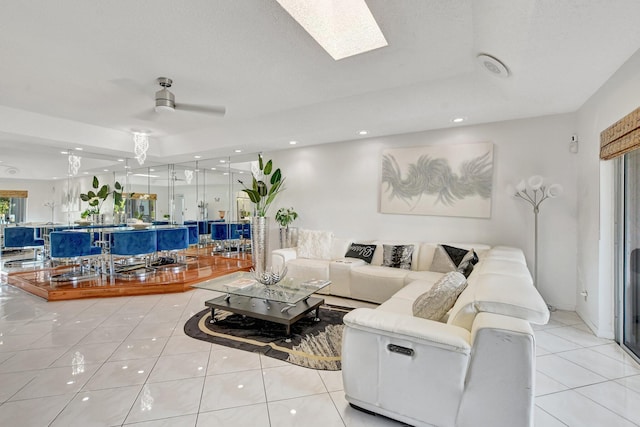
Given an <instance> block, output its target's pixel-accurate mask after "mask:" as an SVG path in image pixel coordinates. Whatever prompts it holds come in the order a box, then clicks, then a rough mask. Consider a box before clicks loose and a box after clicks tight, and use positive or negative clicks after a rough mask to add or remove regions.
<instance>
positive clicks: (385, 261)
mask: <svg viewBox="0 0 640 427" xmlns="http://www.w3.org/2000/svg"><path fill="white" fill-rule="evenodd" d="M382 248H383V251H384V252H383V254H382V266H383V267H393V268H401V269H403V270H411V256H412V255H413V249H414V245H383V246H382Z"/></svg>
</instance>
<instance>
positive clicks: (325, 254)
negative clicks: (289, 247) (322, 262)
mask: <svg viewBox="0 0 640 427" xmlns="http://www.w3.org/2000/svg"><path fill="white" fill-rule="evenodd" d="M332 239H333V233H332V232H330V231H316V230H299V231H298V247H297V248H296V254H297V257H298V258H312V259H331V240H332Z"/></svg>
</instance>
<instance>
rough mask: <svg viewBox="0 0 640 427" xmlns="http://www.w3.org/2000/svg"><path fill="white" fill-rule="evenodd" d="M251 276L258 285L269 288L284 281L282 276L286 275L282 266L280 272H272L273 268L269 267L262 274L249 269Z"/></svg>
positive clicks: (285, 270)
mask: <svg viewBox="0 0 640 427" xmlns="http://www.w3.org/2000/svg"><path fill="white" fill-rule="evenodd" d="M251 275H252V276H253V278H254V279H256V280H257V281H258V282H259V283H262V284H263V285H265V286H271V285H275V284H276V283H278V282H279V281H281V280H282V279H284V276H286V275H287V267H286V266H284V267H283V268H282V270H274V269H273V267H269V268H267V269H266V270H265V271H262V272H259V271H255V270H254V269H251Z"/></svg>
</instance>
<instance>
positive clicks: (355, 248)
mask: <svg viewBox="0 0 640 427" xmlns="http://www.w3.org/2000/svg"><path fill="white" fill-rule="evenodd" d="M375 251H376V245H365V244H363V243H352V244H351V245H350V246H349V250H347V253H346V254H344V257H345V258H358V259H361V260H363V261H364V262H366V263H367V264H371V260H372V259H373V254H374V252H375Z"/></svg>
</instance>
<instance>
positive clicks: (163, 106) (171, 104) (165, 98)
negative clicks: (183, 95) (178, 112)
mask: <svg viewBox="0 0 640 427" xmlns="http://www.w3.org/2000/svg"><path fill="white" fill-rule="evenodd" d="M175 109H176V98H175V96H173V93H171V91H169V89H167V88H164V89H160V90H159V91H157V92H156V112H161V111H175Z"/></svg>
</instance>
